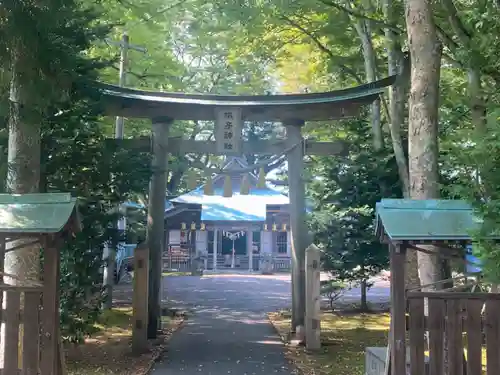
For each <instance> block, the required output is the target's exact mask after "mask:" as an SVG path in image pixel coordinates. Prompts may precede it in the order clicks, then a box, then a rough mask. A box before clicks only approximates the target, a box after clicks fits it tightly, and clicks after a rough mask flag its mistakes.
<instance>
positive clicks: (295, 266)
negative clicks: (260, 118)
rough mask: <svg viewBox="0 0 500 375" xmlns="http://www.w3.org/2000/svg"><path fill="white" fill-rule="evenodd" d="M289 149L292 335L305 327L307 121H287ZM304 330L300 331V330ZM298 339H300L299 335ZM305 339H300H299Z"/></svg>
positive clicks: (285, 123)
mask: <svg viewBox="0 0 500 375" xmlns="http://www.w3.org/2000/svg"><path fill="white" fill-rule="evenodd" d="M284 125H285V126H286V131H287V146H288V147H292V146H296V147H294V148H293V150H291V151H290V152H289V154H288V185H289V194H288V195H289V198H290V224H291V225H290V228H291V237H292V241H291V244H292V327H291V328H292V332H297V327H301V328H302V329H303V327H304V315H305V249H306V246H307V245H306V244H305V238H304V236H306V235H307V227H306V222H305V213H306V212H305V211H306V208H305V186H304V180H303V171H304V147H303V139H302V135H301V127H302V125H304V121H287V122H284ZM299 331H300V328H299ZM297 333H298V336H300V334H299V332H297ZM298 338H299V339H301V338H300V337H298Z"/></svg>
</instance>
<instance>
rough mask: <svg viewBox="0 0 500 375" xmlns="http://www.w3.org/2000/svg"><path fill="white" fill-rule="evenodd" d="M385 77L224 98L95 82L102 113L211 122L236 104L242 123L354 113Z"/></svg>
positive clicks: (387, 83) (388, 83)
mask: <svg viewBox="0 0 500 375" xmlns="http://www.w3.org/2000/svg"><path fill="white" fill-rule="evenodd" d="M395 80H396V76H390V77H387V78H384V79H381V80H379V81H375V82H371V83H368V84H365V85H360V86H356V87H352V88H348V89H344V90H336V91H330V92H324V93H311V94H286V95H253V96H252V95H250V96H236V95H232V96H225V95H202V94H185V93H167V92H153V91H143V90H136V89H129V88H122V87H118V86H114V85H108V84H102V83H98V89H99V90H100V93H101V95H102V96H101V103H102V104H104V111H105V113H106V114H108V115H111V116H125V117H136V118H156V117H169V118H172V119H175V120H205V121H210V120H215V112H216V111H215V109H216V108H220V107H239V108H241V111H242V118H243V120H244V121H287V120H303V121H322V120H333V119H340V118H348V117H353V116H356V115H358V113H359V111H360V109H361V107H362V106H364V105H367V104H370V103H372V102H373V101H374V100H376V99H377V98H378V97H379V95H380V94H382V93H384V91H385V89H386V88H387V87H389V86H391V85H392V84H393V83H394V82H395Z"/></svg>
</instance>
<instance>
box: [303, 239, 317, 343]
mask: <svg viewBox="0 0 500 375" xmlns="http://www.w3.org/2000/svg"><path fill="white" fill-rule="evenodd" d="M319 264H320V252H319V249H318V248H317V247H316V246H315V245H314V244H312V245H310V246H309V247H308V248H307V250H306V322H305V323H306V348H307V349H309V350H317V349H320V348H321V315H320V314H321V293H320V267H319Z"/></svg>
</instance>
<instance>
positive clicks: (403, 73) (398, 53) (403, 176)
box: [382, 0, 420, 288]
mask: <svg viewBox="0 0 500 375" xmlns="http://www.w3.org/2000/svg"><path fill="white" fill-rule="evenodd" d="M382 6H383V11H384V17H385V21H386V23H387V24H389V25H393V24H395V23H396V22H397V20H398V18H399V16H400V15H399V14H396V10H395V7H394V2H393V1H392V0H384V2H383V4H382ZM385 39H386V48H387V65H388V73H389V75H390V76H391V75H398V76H399V77H398V79H397V80H396V83H395V84H394V85H393V86H392V87H390V88H389V130H390V133H391V141H392V149H393V152H394V158H395V159H396V164H397V166H398V175H399V180H400V182H401V187H402V190H403V197H404V198H409V197H410V177H409V174H408V160H407V158H406V154H405V148H404V146H403V138H402V136H401V134H402V129H403V126H404V122H405V118H406V115H407V113H406V102H407V98H408V83H409V81H410V67H409V62H408V61H407V60H406V59H405V57H404V54H403V51H402V49H401V42H400V40H399V36H398V35H397V34H396V33H395V31H394V30H393V29H391V28H389V27H387V28H386V29H385ZM406 270H407V272H406V286H407V287H408V288H411V287H416V286H418V285H419V284H420V281H419V278H418V262H417V254H416V253H415V252H414V251H409V252H408V253H407V255H406Z"/></svg>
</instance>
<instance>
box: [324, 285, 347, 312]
mask: <svg viewBox="0 0 500 375" xmlns="http://www.w3.org/2000/svg"><path fill="white" fill-rule="evenodd" d="M345 290H346V286H345V284H344V283H341V282H338V281H335V280H325V281H321V289H320V293H321V295H322V296H326V298H328V305H329V306H330V310H332V311H333V310H334V308H335V302H336V301H337V300H338V299H339V298H340V297H342V294H343V293H344V292H345Z"/></svg>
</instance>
